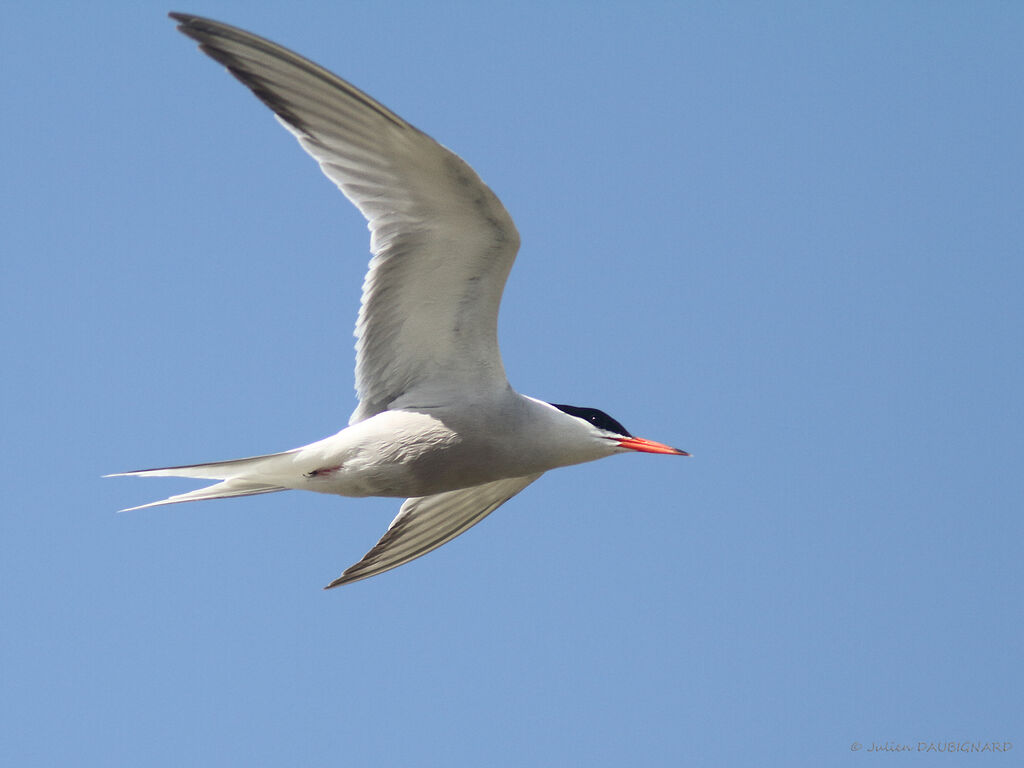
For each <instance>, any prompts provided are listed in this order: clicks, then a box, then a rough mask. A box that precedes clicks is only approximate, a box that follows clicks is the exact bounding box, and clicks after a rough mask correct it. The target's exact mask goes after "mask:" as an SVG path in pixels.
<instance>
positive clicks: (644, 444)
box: [551, 403, 690, 456]
mask: <svg viewBox="0 0 1024 768" xmlns="http://www.w3.org/2000/svg"><path fill="white" fill-rule="evenodd" d="M551 405H553V406H554V407H555V408H557V409H558V410H560V411H562V412H563V413H567V414H568V415H570V416H574V417H575V418H577V419H580V420H582V421H584V422H586V423H587V424H588V425H589V427H590V431H591V432H592V433H593V434H594V436H595V437H596V438H599V439H602V440H607V441H609V442H610V443H612V444H613V445H614V446H615V448H614V449H613V451H614V452H615V453H619V452H621V451H639V452H640V453H665V454H669V455H672V456H689V455H690V454H689V453H687V452H686V451H683V450H680V449H679V448H673V447H672V446H669V445H665V444H664V443H656V442H654V441H653V440H647V439H645V438H643V437H633V435H631V434H630V433H629V431H628V430H627V429H626V428H625V427H624V426H622V424H620V423H619V422H618V421H616V420H615V419H613V418H612V417H611V416H609V415H608V414H607V413H605V412H604V411H599V410H598V409H597V408H581V407H579V406H577V405H559V404H558V403H551Z"/></svg>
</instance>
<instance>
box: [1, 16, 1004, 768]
mask: <svg viewBox="0 0 1024 768" xmlns="http://www.w3.org/2000/svg"><path fill="white" fill-rule="evenodd" d="M627 5H628V9H627V8H626V6H627ZM172 9H173V10H181V11H188V12H195V13H200V14H203V15H207V16H211V17H213V18H218V19H221V20H224V21H227V22H230V23H233V24H236V25H238V26H242V27H245V28H247V29H251V30H252V31H254V32H257V33H258V34H262V35H264V36H267V37H270V38H272V39H274V40H276V41H278V42H280V43H282V44H284V45H287V46H289V47H291V48H293V49H295V50H297V51H298V52H299V53H302V54H304V55H306V56H309V57H311V58H313V59H314V60H315V61H318V62H319V63H321V64H323V65H325V66H326V67H328V68H329V69H331V70H333V71H335V72H337V73H338V74H340V75H341V76H343V77H345V78H347V79H349V80H351V81H352V82H353V83H355V84H356V85H358V86H359V87H361V88H363V89H364V90H366V91H367V92H369V93H370V94H372V95H374V96H375V97H376V98H378V99H380V100H381V101H382V102H383V103H385V104H386V105H388V106H389V107H391V108H392V109H394V110H395V111H397V112H398V113H399V114H401V115H402V116H404V117H405V118H406V119H408V120H410V121H411V122H412V123H414V124H415V125H417V126H418V127H420V128H422V129H423V130H425V131H426V132H428V133H429V134H431V135H432V136H434V137H435V138H437V139H438V140H439V141H441V142H442V143H444V144H445V145H446V146H449V147H451V148H452V149H454V150H455V151H456V152H458V153H459V154H460V155H462V156H463V157H464V158H465V159H466V160H467V161H468V162H469V163H470V164H471V165H473V166H474V167H475V168H476V169H477V171H478V172H479V173H480V175H481V176H482V177H483V178H484V179H485V181H487V182H488V183H489V184H490V185H491V187H492V188H493V189H494V190H495V191H496V193H497V194H498V195H499V196H500V197H501V198H502V200H503V201H504V203H505V205H506V207H507V208H508V209H509V211H510V212H511V213H512V215H513V217H514V218H515V219H516V222H517V225H518V227H519V230H520V233H521V236H522V240H523V247H522V249H521V252H520V258H519V260H518V263H517V265H516V267H515V269H514V270H513V273H512V276H511V278H510V280H509V284H508V288H507V292H506V298H505V302H504V305H503V314H502V322H501V340H502V347H503V353H504V358H505V364H506V368H507V369H508V371H509V374H510V378H511V380H512V383H513V385H514V386H516V387H517V388H518V389H519V390H520V391H522V392H524V393H527V394H531V395H534V396H537V397H540V398H543V399H547V400H550V401H554V402H566V403H573V404H578V405H585V406H595V407H599V408H602V409H604V410H606V411H608V412H609V413H611V414H612V415H613V416H614V417H615V418H617V419H619V420H620V421H622V422H623V423H624V424H625V425H626V427H627V428H628V429H630V431H632V432H634V433H635V434H638V435H643V436H645V437H650V438H652V439H656V440H661V441H665V442H668V443H671V444H673V445H679V446H680V447H683V448H686V449H687V450H690V451H692V452H693V453H694V454H695V456H694V458H692V459H685V460H681V459H672V458H669V457H656V456H640V455H637V456H628V457H616V458H614V459H609V460H606V461H602V462H599V463H595V464H590V465H585V466H580V467H574V468H570V469H566V470H560V471H558V472H554V473H551V474H550V475H548V476H546V477H545V478H544V479H543V480H541V481H540V482H538V483H536V484H535V485H534V486H531V487H530V488H529V489H527V490H526V491H525V492H524V493H523V494H522V495H521V496H519V497H517V498H515V499H513V500H512V501H511V502H510V503H508V504H507V505H506V506H505V507H503V508H502V509H501V510H500V511H499V512H498V513H496V514H495V515H493V516H491V517H490V518H488V519H487V520H486V521H485V522H484V523H483V524H481V525H480V526H478V527H476V528H474V529H473V530H471V531H470V532H468V533H467V534H466V535H464V536H462V537H461V538H459V539H457V540H456V541H454V542H453V543H451V544H449V545H447V546H445V547H444V548H442V549H440V550H438V551H437V552H435V553H433V554H431V555H429V556H427V557H425V558H423V559H421V560H418V561H416V562H415V563H412V564H410V565H407V566H404V567H402V568H400V569H398V570H396V571H394V572H391V573H388V574H385V575H383V576H380V577H378V578H374V579H371V580H369V581H366V582H362V583H358V584H354V585H351V586H348V587H344V588H342V589H338V590H332V591H330V592H323V591H322V590H321V589H320V587H321V586H322V585H324V584H326V583H327V582H328V581H330V580H331V579H333V578H334V577H336V576H337V575H338V574H339V573H340V572H341V570H342V569H343V568H344V567H345V566H347V565H349V564H351V563H352V562H354V561H355V560H357V559H358V558H359V557H360V556H362V554H363V553H364V552H365V551H366V549H368V548H369V547H370V546H371V545H372V544H373V543H374V542H375V541H376V540H377V538H378V537H379V535H380V534H381V533H382V532H383V530H384V528H385V527H386V526H387V524H388V522H389V521H390V520H391V518H392V516H393V515H394V512H395V509H396V506H397V503H396V501H395V500H355V499H342V498H335V497H330V498H329V497H320V496H315V495H313V494H308V495H302V494H298V493H291V494H277V495H270V496H260V497H252V498H246V499H237V500H228V501H219V502H209V503H198V504H192V505H182V506H177V507H168V508H160V509H152V510H144V511H140V512H133V513H126V514H122V515H117V514H115V510H117V509H120V508H122V507H126V506H131V505H135V504H140V503H144V502H147V501H151V500H154V499H157V498H161V497H163V496H166V495H168V494H170V493H172V492H177V491H179V490H184V489H186V488H190V487H193V485H192V484H189V483H188V482H187V481H180V482H179V481H175V480H142V479H117V480H101V479H100V475H102V474H104V473H108V472H115V471H122V470H129V469H136V468H140V467H147V466H165V465H168V464H176V463H189V462H198V461H210V460H216V459H227V458H233V457H237V456H244V455H251V454H254V453H264V452H271V451H276V450H283V449H287V448H290V447H294V446H296V445H301V444H304V443H307V442H310V441H312V440H315V439H318V438H320V437H324V436H326V435H328V434H331V433H333V432H334V431H336V430H337V429H338V428H340V427H341V426H342V425H343V424H344V423H345V422H346V421H347V418H348V414H349V413H350V411H351V410H352V408H353V407H354V405H355V400H354V394H353V389H352V364H353V352H352V338H351V329H352V326H353V324H354V320H355V313H356V308H357V303H358V297H359V290H360V284H361V280H362V273H363V269H364V267H365V264H366V261H367V258H368V254H367V250H368V234H367V232H366V229H365V226H364V224H363V222H362V220H361V219H360V217H359V215H358V213H357V212H356V211H355V209H354V208H352V207H351V206H350V205H349V204H348V203H347V202H346V201H345V200H344V198H343V197H342V196H341V195H340V193H338V192H337V191H336V190H335V189H334V187H333V185H331V183H330V182H328V181H327V180H326V179H325V178H323V177H322V176H321V175H320V174H319V172H318V170H317V169H316V166H315V165H314V163H313V162H312V161H311V160H310V159H308V158H307V157H306V156H305V155H304V154H303V153H302V151H301V150H300V149H299V147H298V146H297V145H296V143H295V142H294V141H293V140H292V139H291V137H290V136H289V135H288V134H287V133H286V132H285V131H283V130H282V129H281V128H280V126H278V125H277V124H276V122H275V121H274V120H273V119H272V118H271V116H270V114H269V113H268V112H267V110H266V109H265V108H264V107H263V106H262V105H261V104H259V103H258V102H257V101H256V100H255V99H253V98H252V96H251V95H250V94H249V93H248V92H247V91H246V90H245V89H244V88H243V87H241V86H240V85H239V84H238V83H237V82H235V81H234V80H233V79H232V78H231V77H229V76H227V75H226V74H225V73H224V72H223V70H222V69H221V68H220V67H219V66H218V65H216V64H215V63H213V62H212V61H210V60H209V59H207V58H206V57H204V56H202V55H200V54H199V53H198V52H197V51H196V49H195V46H194V45H193V44H192V43H191V42H190V41H189V40H187V39H186V38H184V37H182V36H181V35H179V34H178V33H176V32H175V30H174V26H173V24H172V23H171V22H170V21H169V20H168V19H166V18H165V13H166V12H167V11H168V10H172ZM1021 40H1024V11H1022V10H1021V8H1020V6H1018V5H1017V4H1014V3H997V2H991V3H899V4H894V3H823V4H807V3H794V4H787V3H772V4H755V3H732V4H712V3H701V4H689V3H678V4H674V3H673V4H670V3H632V2H631V3H629V4H625V3H623V4H619V5H614V4H576V5H574V4H568V3H566V4H554V5H551V4H541V3H516V4H511V3H509V4H489V3H456V4H448V5H445V6H443V7H436V4H426V3H424V4H415V5H409V4H401V3H391V4H381V3H369V2H351V3H349V2H345V3H333V2H332V3H326V2H297V3H296V2H289V3H272V2H268V3H261V4H259V6H258V7H256V6H255V4H251V3H243V2H219V1H218V2H212V1H211V2H207V3H205V4H203V5H195V6H182V7H179V8H171V7H166V6H164V5H159V4H154V3H149V2H144V3H104V2H98V3H89V4H83V3H63V4H56V3H49V4H47V3H39V4H28V3H21V4H17V5H15V6H12V7H11V8H8V9H6V10H5V14H4V24H3V28H2V30H0V57H2V59H0V63H2V66H3V70H4V72H5V78H4V85H3V88H4V103H5V112H4V114H5V118H6V119H5V120H4V121H3V127H2V128H0V130H2V131H3V134H4V141H3V142H2V143H0V147H2V148H0V152H2V156H0V162H2V167H3V168H4V169H5V174H4V176H5V178H4V182H5V183H4V204H3V206H2V207H0V227H2V233H3V242H4V248H3V255H2V280H0V292H2V302H0V311H2V313H3V317H2V320H3V322H2V323H0V338H2V343H3V354H4V359H5V360H6V362H7V365H6V367H5V371H6V373H5V375H4V376H3V377H2V379H0V382H2V387H3V394H4V397H3V402H4V403H5V408H4V418H3V421H4V425H5V426H4V429H3V435H4V439H3V441H2V443H0V445H2V451H3V462H2V466H3V467H4V470H3V471H4V475H5V477H4V485H5V487H6V502H5V504H4V508H5V509H4V513H3V515H2V518H0V519H2V529H0V577H2V579H3V584H4V590H3V592H4V598H3V601H2V603H0V605H2V614H0V626H2V627H3V629H2V631H0V652H2V659H0V662H2V668H3V686H2V693H0V696H2V699H0V708H2V711H0V757H3V762H4V763H5V764H9V765H33V766H35V765H61V766H66V765H76V766H93V765H96V766H99V765H102V766H113V765H117V766H121V765H124V766H140V765H145V766H180V765H218V766H278V765H310V766H319V765H323V766H327V765H330V766H337V765H370V764H373V765H378V766H413V765H415V766H454V765H488V766H506V765H507V766H521V765H588V766H597V765H608V766H621V765H654V766H658V765H672V766H675V765H683V764H694V765H714V766H764V765H787V766H788V765H796V764H806V765H858V764H860V763H863V762H866V761H870V760H872V759H874V756H873V755H868V754H864V753H863V752H865V751H867V750H868V749H870V748H871V745H872V743H878V744H883V745H884V744H885V743H887V742H891V743H897V744H909V745H911V746H912V747H913V748H914V750H916V749H917V745H918V744H919V743H928V742H943V743H945V742H949V741H956V742H975V743H991V742H998V743H1000V744H1002V743H1005V742H1012V743H1014V744H1015V745H1016V747H1015V750H1014V751H1016V752H1020V751H1022V750H1024V730H1022V714H1024V706H1022V703H1021V690H1022V689H1024V675H1022V669H1021V663H1020V640H1021V635H1022V618H1024V616H1022V600H1021V588H1022V584H1024V578H1022V577H1024V572H1022V571H1024V567H1022V557H1021V541H1022V533H1024V530H1022V529H1024V523H1022V515H1021V512H1022V509H1021V508H1022V502H1024V480H1022V478H1024V472H1022V471H1021V469H1020V457H1021V454H1022V449H1024V439H1022V428H1021V427H1022V416H1024V411H1022V405H1021V403H1022V392H1024V364H1022V356H1021V342H1022V331H1024V311H1022V301H1021V286H1022V285H1024V266H1022V264H1024V261H1022V255H1024V254H1022V243H1024V204H1022V201H1024V195H1022V192H1024V190H1022V182H1021V179H1022V178H1024V167H1022V166H1024V153H1022V138H1021V137H1022V136H1024V95H1022V91H1021V88H1020V74H1021V71H1022V67H1024V50H1022V47H1021V45H1020V41H1021ZM854 742H858V743H860V744H863V745H864V746H863V749H862V751H861V752H858V751H854V750H851V745H852V744H853V743H854ZM879 759H890V758H879ZM891 759H900V758H891ZM950 759H953V760H957V759H958V758H955V757H953V758H951V756H950V755H948V754H942V755H937V754H934V753H932V754H918V755H917V756H916V757H915V758H914V763H915V765H939V764H941V765H947V764H948V763H949V761H950ZM963 759H968V758H967V757H966V756H965V757H963ZM991 759H992V761H993V764H994V763H996V762H998V763H999V764H1000V765H1010V764H1011V763H1012V762H1014V761H1016V760H1017V759H1018V758H1014V757H1013V754H1012V753H1011V754H1009V755H1007V754H1003V755H994V756H992V758H991Z"/></svg>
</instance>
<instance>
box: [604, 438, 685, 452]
mask: <svg viewBox="0 0 1024 768" xmlns="http://www.w3.org/2000/svg"><path fill="white" fill-rule="evenodd" d="M618 443H619V445H620V446H622V447H623V448H629V450H631V451H640V452H641V453H667V454H670V455H672V456H689V455H690V454H688V453H687V452H686V451H682V450H680V449H679V448H673V447H672V446H671V445H665V444H664V443H656V442H654V441H653V440H645V439H644V438H642V437H621V438H619V439H618Z"/></svg>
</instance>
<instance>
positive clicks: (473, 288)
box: [171, 13, 519, 423]
mask: <svg viewBox="0 0 1024 768" xmlns="http://www.w3.org/2000/svg"><path fill="white" fill-rule="evenodd" d="M171 17H172V18H173V19H175V20H176V21H177V22H178V23H179V26H178V28H179V29H180V30H181V31H182V32H183V33H185V34H186V35H188V36H189V37H191V38H193V39H194V40H196V41H197V42H198V43H199V47H200V49H201V50H202V51H203V52H204V53H206V54H208V55H209V56H211V57H212V58H213V59H215V60H217V61H218V62H220V63H221V64H223V65H224V66H226V67H227V68H228V70H229V71H230V72H231V73H232V74H233V75H234V76H235V77H236V78H238V79H239V80H240V81H241V82H242V83H244V84H245V85H246V86H248V87H249V88H250V89H251V90H252V92H253V93H254V94H255V95H256V96H257V97H258V98H259V99H261V100H262V101H263V102H264V103H265V104H266V105H267V106H268V107H270V109H272V110H273V111H274V113H275V114H276V115H277V117H278V119H279V120H280V121H281V122H282V123H283V124H284V126H285V127H286V128H287V129H288V130H289V131H291V132H292V133H293V134H294V135H295V136H296V138H297V139H298V140H299V143H300V144H301V145H302V148H303V149H305V150H306V152H308V153H309V154H310V155H312V156H313V158H314V159H316V160H317V162H318V163H319V164H320V167H321V169H322V170H323V172H324V173H325V174H326V175H327V177H328V178H330V179H331V180H332V181H333V182H334V183H335V184H337V186H338V187H339V188H340V189H341V191H342V192H344V194H345V195H346V197H348V198H349V200H351V201H352V203H353V204H355V206H356V207H357V208H358V209H359V210H360V211H361V212H362V214H363V215H364V216H365V217H366V219H367V223H368V226H369V229H370V231H371V233H372V235H371V238H370V248H371V251H372V252H373V254H374V256H373V258H372V259H371V261H370V268H369V271H368V273H367V275H366V279H365V281H364V283H363V297H362V305H361V307H360V310H359V318H358V320H357V323H356V338H357V342H356V391H357V393H358V395H359V399H360V404H359V406H358V407H357V408H356V411H355V412H354V413H353V414H352V418H351V419H350V423H356V422H358V421H362V420H363V419H366V418H369V417H370V416H372V415H374V414H376V413H379V412H380V411H383V410H386V409H387V408H389V407H391V406H392V405H393V404H394V403H395V402H396V401H398V400H399V399H401V403H400V404H401V405H441V404H443V402H439V401H438V400H439V398H440V399H443V398H444V397H445V396H446V393H450V392H453V391H462V392H466V391H480V390H488V389H495V388H500V387H505V386H507V380H506V378H505V370H504V367H503V366H502V363H501V354H500V352H499V350H498V340H497V322H498V307H499V304H500V302H501V294H502V291H503V289H504V286H505V280H506V278H507V277H508V273H509V270H510V269H511V268H512V263H513V261H514V260H515V255H516V251H517V250H518V248H519V235H518V233H517V232H516V228H515V225H514V224H513V223H512V219H511V217H510V216H509V215H508V212H507V211H506V210H505V208H504V207H503V206H502V204H501V202H500V201H499V200H498V198H497V197H496V196H495V195H494V193H493V192H492V191H491V190H490V189H489V188H488V187H487V186H486V185H485V184H484V183H483V182H482V181H481V180H480V178H479V176H477V175H476V173H475V172H474V171H473V169H472V168H470V167H469V166H468V165H467V164H466V163H465V162H463V161H462V159H461V158H459V157H458V156H457V155H455V154H454V153H452V152H450V151H449V150H447V149H445V148H444V147H442V146H441V145H440V144H438V143H437V142H436V141H434V140H433V139H431V138H430V137H429V136H427V135H426V134H424V133H422V132H421V131H419V130H417V129H416V128H414V127H413V126H412V125H410V124H409V123H407V122H406V121H405V120H403V119H402V118H401V117H399V116H398V115H396V114H395V113H394V112H392V111H391V110H389V109H388V108H387V107H385V106H383V105H382V104H380V103H379V102H377V101H376V100H374V99H373V98H371V97H370V96H368V95H366V94H365V93H363V92H362V91H360V90H359V89H357V88H355V87H354V86H352V85H351V84H349V83H347V82H345V81H344V80H342V79H341V78H339V77H337V76H336V75H334V74H332V73H330V72H328V71H327V70H326V69H324V68H323V67H320V66H318V65H317V64H314V63H313V62H311V61H309V60H308V59H305V58H303V57H301V56H299V55H297V54H295V53H293V52H292V51H289V50H287V49H286V48H283V47H281V46H279V45H277V44H276V43H273V42H271V41H269V40H265V39H263V38H260V37H257V36H256V35H253V34H250V33H248V32H245V31H243V30H240V29H237V28H235V27H231V26H228V25H226V24H221V23H220V22H215V21H210V20H208V19H203V18H199V17H196V16H189V15H186V14H178V13H173V14H171ZM447 396H450V395H447Z"/></svg>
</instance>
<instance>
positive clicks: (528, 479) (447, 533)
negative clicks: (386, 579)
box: [324, 472, 544, 589]
mask: <svg viewBox="0 0 1024 768" xmlns="http://www.w3.org/2000/svg"><path fill="white" fill-rule="evenodd" d="M542 474H544V473H543V472H540V473H537V474H535V475H525V476H523V477H509V478H505V479H504V480H495V481H494V482H492V483H484V484H483V485H475V486H472V487H471V488H462V489H461V490H458V491H448V492H446V493H438V494H435V495H433V496H420V497H417V498H414V499H406V500H405V503H404V504H402V509H401V510H400V511H399V513H398V516H397V517H396V518H395V519H394V520H393V521H392V522H391V525H390V526H389V527H388V530H387V532H386V533H385V534H384V535H383V536H382V537H381V540H380V541H378V542H377V544H376V545H375V546H374V547H373V549H371V550H370V551H369V552H367V553H366V554H365V555H364V556H363V559H362V560H360V561H359V562H358V563H356V564H355V565H353V566H351V567H350V568H347V569H345V572H344V573H343V574H341V576H340V577H339V578H337V579H335V580H334V581H332V582H331V583H330V584H328V585H327V586H326V587H324V589H330V588H331V587H338V586H341V585H342V584H348V583H350V582H353V581H359V580H360V579H368V578H370V577H371V576H376V575H377V574H378V573H383V572H384V571H389V570H391V569H392V568H397V567H398V566H400V565H404V564H405V563H408V562H409V561H410V560H415V559H416V558H417V557H420V556H421V555H425V554H427V552H430V551H431V550H434V549H437V548H438V547H440V546H441V545H442V544H446V543H448V542H449V541H451V540H452V539H454V538H455V537H456V536H458V535H459V534H460V533H463V532H465V531H467V530H469V529H470V528H472V527H473V526H474V525H476V524H477V523H479V522H480V521H481V520H483V519H484V518H485V517H487V515H489V514H491V512H493V511H494V510H496V509H497V508H498V507H500V506H501V505H502V504H504V503H505V502H506V501H508V500H509V499H511V498H512V497H513V496H515V495H516V494H517V493H519V492H520V491H521V490H523V488H525V487H526V486H528V485H529V484H530V483H532V482H533V481H534V480H536V479H537V478H538V477H540V476H541V475H542Z"/></svg>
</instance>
